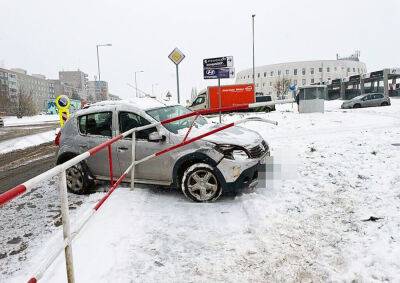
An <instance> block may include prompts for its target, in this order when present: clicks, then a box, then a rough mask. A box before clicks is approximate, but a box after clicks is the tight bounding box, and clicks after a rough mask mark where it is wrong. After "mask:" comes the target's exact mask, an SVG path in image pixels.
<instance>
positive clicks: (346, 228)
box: [0, 99, 400, 282]
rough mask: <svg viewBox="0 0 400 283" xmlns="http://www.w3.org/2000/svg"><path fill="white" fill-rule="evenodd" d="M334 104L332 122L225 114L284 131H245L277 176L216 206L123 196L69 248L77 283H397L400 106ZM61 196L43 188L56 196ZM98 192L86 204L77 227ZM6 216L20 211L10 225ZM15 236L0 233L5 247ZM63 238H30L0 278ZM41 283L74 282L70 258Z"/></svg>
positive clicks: (281, 109) (287, 111)
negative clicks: (258, 142) (260, 142)
mask: <svg viewBox="0 0 400 283" xmlns="http://www.w3.org/2000/svg"><path fill="white" fill-rule="evenodd" d="M326 106H327V111H326V112H325V113H324V114H319V113H315V114H298V113H297V111H296V110H295V109H296V106H294V108H293V109H292V106H291V105H282V106H277V111H275V112H271V113H268V114H235V115H228V116H225V117H224V121H225V122H229V121H234V120H238V119H241V118H243V117H246V116H254V115H257V116H262V117H265V118H268V119H272V120H276V121H278V122H279V126H276V127H275V126H272V125H268V124H262V123H259V122H250V123H247V124H245V127H248V128H250V129H254V130H256V131H258V132H259V133H260V134H261V135H262V136H263V137H264V138H265V139H266V140H267V141H268V142H269V144H270V146H271V148H272V154H273V155H274V158H275V160H276V166H275V169H274V170H276V172H275V177H276V178H275V180H273V181H271V182H269V186H267V188H259V189H257V190H256V191H254V192H251V193H246V194H242V195H239V196H237V197H231V196H226V197H223V198H222V199H220V200H219V201H217V202H215V203H209V204H197V203H192V202H189V201H187V200H186V199H185V198H184V196H183V195H182V194H181V193H180V192H179V191H176V190H163V189H157V188H153V189H151V188H143V187H140V188H138V189H136V190H135V191H130V190H129V189H128V188H126V187H125V186H124V187H123V188H121V189H119V190H117V191H116V192H115V193H114V194H113V195H112V196H111V197H110V199H109V200H108V201H107V202H106V203H105V205H104V206H103V208H102V209H101V210H100V211H99V212H98V213H97V215H96V216H95V218H94V219H92V221H90V222H89V223H88V225H87V226H86V228H85V229H84V230H83V231H82V233H81V234H80V235H79V236H78V237H77V239H76V241H75V242H74V243H73V253H74V261H75V277H76V281H77V282H222V281H223V282H249V281H250V282H276V281H278V282H281V281H286V282H298V281H302V282H310V281H316V282H320V281H346V282H350V281H356V282H381V281H391V282H399V281H400V263H399V260H398V256H399V255H400V100H395V99H393V100H392V106H390V107H377V108H368V109H355V110H341V109H339V107H340V101H331V102H327V105H326ZM54 187H55V184H52V183H46V184H44V186H43V187H42V188H40V189H38V190H41V191H48V192H52V193H55V192H56V189H55V188H54ZM101 195H102V193H96V194H94V195H90V196H85V197H80V198H79V200H80V201H82V202H83V204H82V205H81V206H80V208H78V209H76V210H74V211H73V213H72V221H73V222H75V221H76V220H77V217H79V215H82V214H83V213H84V211H86V210H87V209H89V208H90V207H91V206H92V205H93V203H94V202H95V200H96V199H98V198H99V197H100V196H101ZM75 198H76V196H71V201H74V199H75ZM18 201H21V200H17V201H16V202H15V203H13V204H11V205H10V206H6V207H3V208H1V210H0V212H2V215H1V218H3V217H5V220H4V219H1V221H2V222H3V221H6V222H7V221H16V220H13V219H14V218H15V217H14V218H12V217H11V216H10V215H14V214H13V213H15V206H17V205H18ZM54 201H56V198H54ZM8 207H9V208H10V209H11V208H13V209H14V210H12V211H7V213H6V214H7V215H8V216H5V214H3V211H4V210H5V209H7V208H8ZM21 211H22V209H21ZM371 217H372V218H371ZM26 218H27V219H29V216H27V217H26ZM372 220H375V221H372ZM21 221H24V220H21ZM32 221H35V220H32ZM14 225H15V224H13V225H11V226H14ZM28 227H29V225H28ZM10 230H12V227H9V229H7V230H5V229H4V230H1V229H0V233H2V234H3V238H7V237H4V234H6V233H10V232H8V231H10ZM36 231H37V229H36ZM55 231H56V228H54V227H53V228H51V229H50V231H48V230H47V232H46V233H43V235H38V236H37V237H36V239H34V240H32V241H30V245H29V246H28V247H27V248H26V250H25V258H26V259H23V260H20V261H12V260H10V258H11V257H12V255H8V256H7V257H5V258H3V259H0V266H1V267H2V269H4V270H5V272H3V273H2V274H0V281H6V282H20V281H21V280H26V279H27V278H29V276H30V275H32V274H33V273H34V271H35V270H36V268H37V267H38V265H39V263H40V262H41V261H42V260H43V259H44V258H45V257H46V255H47V254H48V252H49V251H50V250H52V249H53V247H54V244H60V243H61V238H60V235H59V234H57V233H56V232H55ZM50 233H52V236H50ZM0 236H1V235H0ZM9 237H10V238H11V234H10V236H9ZM2 260H7V262H8V264H4V265H1V261H2ZM16 264H20V265H21V270H19V271H17V272H16V271H15V270H17V269H18V268H16V266H15V265H16ZM2 276H3V278H2ZM43 282H66V275H65V265H64V260H63V256H61V257H59V258H58V260H57V261H56V262H55V263H54V264H53V265H52V266H51V268H50V269H49V270H48V271H47V272H46V274H45V277H44V278H43Z"/></svg>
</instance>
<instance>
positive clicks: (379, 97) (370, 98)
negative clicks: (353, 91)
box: [342, 93, 390, 109]
mask: <svg viewBox="0 0 400 283" xmlns="http://www.w3.org/2000/svg"><path fill="white" fill-rule="evenodd" d="M388 105H390V98H389V97H388V96H385V95H384V94H383V93H368V94H362V95H359V96H356V97H354V98H352V99H350V100H349V101H345V102H343V104H342V109H348V108H361V107H374V106H388Z"/></svg>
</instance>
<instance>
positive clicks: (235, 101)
mask: <svg viewBox="0 0 400 283" xmlns="http://www.w3.org/2000/svg"><path fill="white" fill-rule="evenodd" d="M219 92H220V94H221V107H229V106H237V105H243V104H249V103H254V102H267V101H271V96H269V95H262V93H261V94H260V93H256V95H255V93H254V85H253V84H238V85H224V86H221V87H220V90H219ZM219 92H218V86H209V87H207V89H206V90H204V91H202V92H200V93H199V94H198V95H197V97H196V98H195V99H194V100H193V103H192V104H191V105H190V106H189V109H191V110H202V109H214V108H219ZM255 110H256V111H266V112H269V111H272V110H275V105H268V106H263V107H259V108H256V109H255ZM253 111H254V110H253Z"/></svg>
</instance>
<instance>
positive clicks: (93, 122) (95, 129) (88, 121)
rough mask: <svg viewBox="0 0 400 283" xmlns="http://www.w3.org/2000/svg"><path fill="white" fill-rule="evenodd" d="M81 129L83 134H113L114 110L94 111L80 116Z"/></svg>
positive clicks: (106, 135)
mask: <svg viewBox="0 0 400 283" xmlns="http://www.w3.org/2000/svg"><path fill="white" fill-rule="evenodd" d="M78 123H79V131H80V132H81V134H83V135H94V136H105V137H111V136H112V130H111V129H112V112H99V113H92V114H88V115H85V116H80V117H79V118H78Z"/></svg>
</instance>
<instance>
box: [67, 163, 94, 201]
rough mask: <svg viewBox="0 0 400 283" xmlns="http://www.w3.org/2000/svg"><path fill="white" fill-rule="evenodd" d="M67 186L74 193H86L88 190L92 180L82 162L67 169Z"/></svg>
mask: <svg viewBox="0 0 400 283" xmlns="http://www.w3.org/2000/svg"><path fill="white" fill-rule="evenodd" d="M66 175H67V188H68V190H69V191H70V192H71V193H74V194H85V193H87V192H88V188H89V186H90V180H89V177H88V172H87V170H85V166H84V165H82V163H78V164H76V165H74V166H72V167H70V168H68V169H67V170H66Z"/></svg>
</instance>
